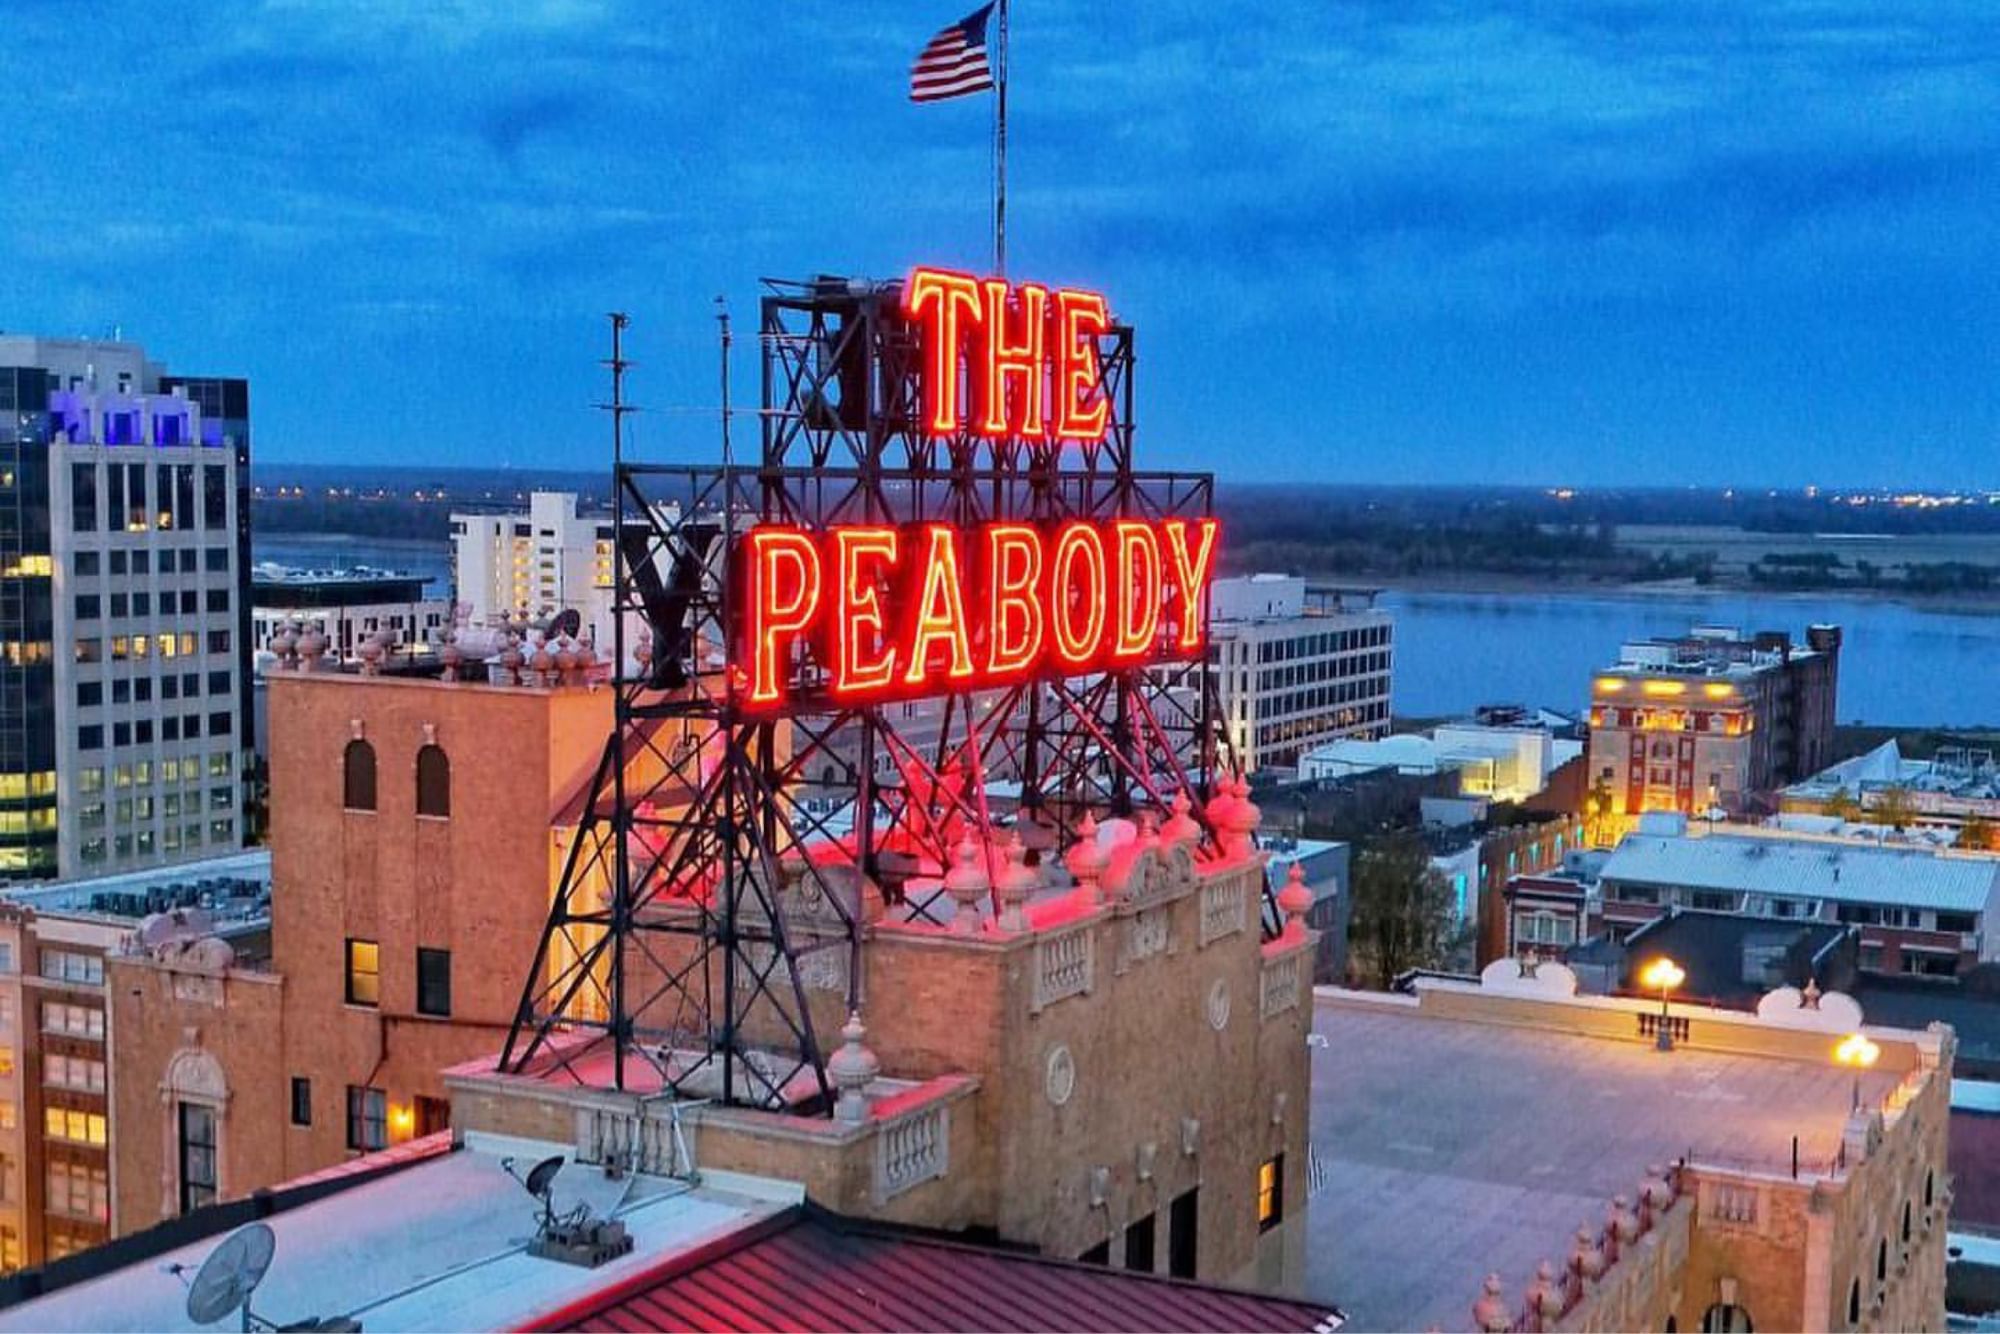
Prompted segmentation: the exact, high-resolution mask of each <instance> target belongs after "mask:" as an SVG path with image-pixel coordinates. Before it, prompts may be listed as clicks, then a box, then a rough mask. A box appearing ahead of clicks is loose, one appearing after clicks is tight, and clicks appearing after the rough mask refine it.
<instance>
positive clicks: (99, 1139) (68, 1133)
mask: <svg viewBox="0 0 2000 1334" xmlns="http://www.w3.org/2000/svg"><path fill="white" fill-rule="evenodd" d="M42 1129H43V1130H44V1131H45V1132H46V1133H47V1135H48V1137H49V1138H50V1139H55V1140H62V1141H63V1142H65V1143H68V1144H94V1145H96V1146H97V1147H99V1148H102V1147H104V1115H103V1113H101V1112H82V1111H77V1110H76V1109H74V1108H66V1107H49V1108H45V1109H43V1113H42Z"/></svg>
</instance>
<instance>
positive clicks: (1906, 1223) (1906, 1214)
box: [1903, 1200, 1911, 1246]
mask: <svg viewBox="0 0 2000 1334" xmlns="http://www.w3.org/2000/svg"><path fill="white" fill-rule="evenodd" d="M1910 1210H1911V1205H1910V1202H1909V1201H1908V1200H1904V1201H1903V1244H1904V1245H1906V1246H1907V1245H1908V1244H1909V1241H1910Z"/></svg>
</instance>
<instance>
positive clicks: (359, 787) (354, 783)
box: [340, 737, 375, 811]
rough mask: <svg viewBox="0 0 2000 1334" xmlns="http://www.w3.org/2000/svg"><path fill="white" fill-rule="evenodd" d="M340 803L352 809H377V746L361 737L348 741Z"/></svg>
mask: <svg viewBox="0 0 2000 1334" xmlns="http://www.w3.org/2000/svg"><path fill="white" fill-rule="evenodd" d="M340 791H341V797H340V804H341V805H343V806H345V807H347V809H348V810H350V811H372V810H374V809H375V747H373V746H371V745H369V744H368V743H367V742H366V741H363V740H361V739H360V738H359V737H357V738H355V739H354V740H352V741H350V742H348V743H347V754H346V756H345V757H344V761H343V766H342V774H341V789H340Z"/></svg>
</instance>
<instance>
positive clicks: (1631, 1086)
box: [1306, 1000, 1896, 1330]
mask: <svg viewBox="0 0 2000 1334" xmlns="http://www.w3.org/2000/svg"><path fill="white" fill-rule="evenodd" d="M1313 1028H1314V1031H1315V1032H1316V1033H1318V1034H1320V1035H1321V1036H1323V1037H1325V1038H1326V1039H1327V1045H1326V1046H1324V1047H1315V1048H1314V1051H1313V1074H1312V1079H1313V1087H1312V1099H1313V1107H1312V1140H1313V1148H1314V1151H1315V1153H1316V1154H1317V1155H1318V1157H1319V1159H1320V1161H1321V1163H1322V1164H1323V1166H1324V1169H1325V1181H1324V1184H1323V1185H1322V1186H1321V1188H1320V1189H1319V1190H1318V1191H1317V1192H1316V1193H1315V1194H1314V1195H1313V1196H1312V1198H1311V1200H1310V1201H1309V1202H1308V1204H1307V1214H1306V1217H1307V1248H1308V1251H1307V1254H1308V1258H1307V1274H1308V1278H1307V1283H1306V1292H1307V1295H1309V1296H1311V1297H1313V1298H1316V1299H1322V1300H1326V1301H1330V1302H1334V1303H1337V1304H1338V1305H1339V1306H1341V1307H1342V1308H1343V1309H1344V1310H1345V1311H1346V1313H1347V1316H1348V1321H1349V1324H1348V1327H1349V1328H1351V1329H1367V1330H1382V1329H1430V1328H1434V1327H1435V1328H1440V1329H1464V1328H1470V1321H1471V1305H1472V1302H1473V1300H1474V1298H1476V1297H1477V1296H1478V1295H1479V1284H1480V1280H1481V1279H1483V1278H1484V1277H1485V1276H1486V1274H1487V1272H1488V1271H1490V1270H1491V1271H1498V1272H1499V1273H1500V1274H1501V1275H1502V1276H1503V1278H1504V1279H1505V1280H1506V1281H1507V1283H1508V1285H1509V1286H1508V1289H1507V1294H1508V1297H1509V1298H1510V1300H1511V1299H1518V1298H1519V1296H1520V1293H1521V1285H1522V1284H1524V1283H1525V1282H1526V1281H1527V1279H1528V1277H1529V1276H1530V1275H1531V1274H1532V1273H1533V1272H1534V1268H1535V1265H1536V1264H1537V1263H1538V1262H1540V1261H1541V1260H1543V1259H1549V1260H1554V1261H1555V1262H1556V1263H1557V1264H1561V1263H1562V1261H1563V1260H1564V1259H1565V1257H1567V1255H1568V1253H1569V1248H1570V1245H1571V1243H1572V1240H1573V1238H1574V1236H1575V1233H1576V1229H1577V1227H1578V1225H1579V1224H1581V1223H1584V1222H1586V1221H1587V1222H1590V1223H1592V1224H1593V1225H1595V1224H1600V1223H1602V1221H1603V1219H1604V1216H1605V1214H1606V1212H1607V1211H1608V1209H1609V1206H1610V1200H1611V1197H1612V1196H1613V1195H1616V1194H1619V1193H1624V1194H1627V1195H1634V1196H1636V1194H1637V1187H1638V1185H1639V1182H1640V1180H1641V1178H1642V1177H1643V1176H1644V1174H1645V1170H1646V1167H1647V1165H1648V1164H1651V1163H1665V1162H1668V1161H1670V1160H1673V1159H1676V1158H1679V1157H1681V1156H1682V1155H1684V1154H1685V1155H1689V1156H1691V1157H1693V1158H1694V1159H1695V1160H1697V1161H1707V1162H1719V1163H1725V1164H1727V1165H1730V1166H1738V1167H1744V1168H1750V1169H1753V1170H1764V1171H1770V1172H1785V1173H1788V1172H1789V1171H1790V1170H1791V1152H1792V1136H1794V1135H1797V1136H1798V1137H1799V1155H1800V1160H1801V1169H1802V1171H1811V1170H1812V1169H1813V1168H1814V1167H1815V1166H1821V1167H1823V1166H1824V1165H1826V1164H1828V1163H1829V1162H1830V1161H1831V1160H1832V1159H1833V1157H1834V1155H1835V1154H1836V1153H1837V1151H1838V1149H1839V1144H1840V1132H1841V1127H1842V1123H1843V1121H1844V1119H1845V1115H1846V1112H1847V1110H1848V1106H1849V1103H1850V1100H1851V1099H1852V1097H1853V1090H1854V1082H1853V1078H1852V1076H1851V1075H1850V1074H1849V1073H1848V1072H1847V1071H1846V1070H1843V1069H1840V1068H1838V1067H1836V1066H1834V1065H1832V1064H1831V1062H1829V1063H1828V1064H1827V1065H1825V1066H1815V1065H1810V1064H1806V1063H1802V1062H1796V1061H1786V1060H1780V1059H1775V1058H1767V1057H1755V1056H1731V1055H1725V1054H1721V1053H1716V1052H1697V1051H1687V1050H1680V1051H1674V1052H1666V1053H1663V1052H1658V1051H1655V1050H1653V1049H1652V1048H1651V1047H1650V1046H1647V1045H1643V1044H1640V1043H1637V1042H1615V1041H1609V1040H1606V1039H1603V1038H1592V1037H1582V1036H1571V1035H1568V1034H1563V1033H1557V1032H1550V1031H1545V1030H1538V1029H1529V1028H1516V1027H1504V1026H1501V1025H1498V1024H1486V1023H1478V1022H1473V1021H1467V1020H1457V1019H1439V1018H1432V1017H1426V1016H1421V1015H1419V1014H1418V1013H1417V1012H1416V1010H1415V1009H1414V1008H1411V1007H1406V1006H1402V1005H1397V1004H1395V1003H1394V1002H1386V1001H1385V1002H1384V1003H1382V1004H1380V1005H1374V1004H1353V1003H1341V1002H1332V1001H1327V1000H1321V1001H1320V1002H1319V1003H1318V1006H1317V1009H1316V1011H1315V1014H1314V1019H1313ZM1895 1083H1896V1078H1895V1076H1893V1075H1890V1074H1887V1073H1871V1074H1870V1075H1868V1076H1867V1077H1866V1078H1865V1080H1864V1082H1863V1085H1862V1095H1863V1097H1864V1098H1872V1099H1879V1098H1881V1097H1883V1096H1884V1095H1886V1094H1887V1093H1888V1092H1889V1091H1890V1090H1891V1089H1892V1088H1893V1087H1894V1086H1895Z"/></svg>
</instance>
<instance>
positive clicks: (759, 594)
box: [745, 528, 819, 704]
mask: <svg viewBox="0 0 2000 1334" xmlns="http://www.w3.org/2000/svg"><path fill="white" fill-rule="evenodd" d="M745 541H746V542H747V543H748V545H749V557H750V559H749V588H748V590H747V592H748V594H749V607H750V702H751V703H753V704H770V703H773V702H775V701H777V700H778V699H780V698H782V697H783V695H784V693H785V690H784V677H785V676H786V675H787V674H788V669H789V667H790V659H791V644H792V641H793V640H794V639H796V638H797V637H798V635H799V633H800V632H801V631H803V630H805V629H806V628H807V627H808V626H810V625H811V624H812V623H813V620H814V618H815V617H816V616H818V614H819V551H818V550H817V549H816V548H815V547H814V546H813V540H812V538H811V537H809V536H807V535H806V534H805V533H803V532H800V531H799V530H798V529H796V528H757V529H754V530H752V532H751V533H750V535H749V537H748V538H746V539H745Z"/></svg>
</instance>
